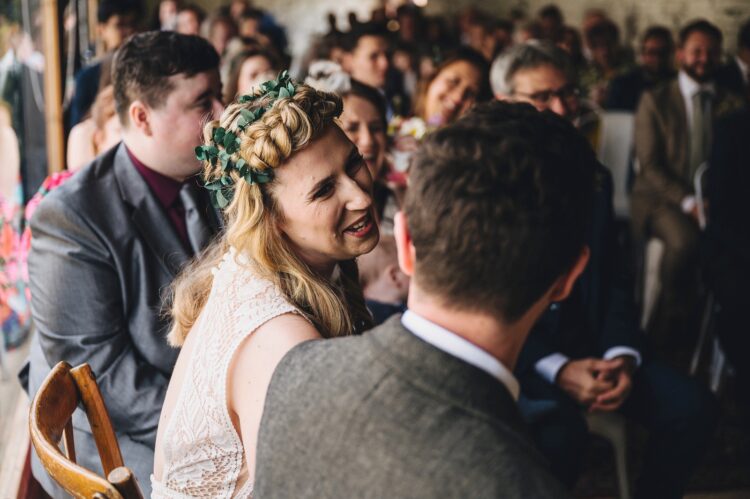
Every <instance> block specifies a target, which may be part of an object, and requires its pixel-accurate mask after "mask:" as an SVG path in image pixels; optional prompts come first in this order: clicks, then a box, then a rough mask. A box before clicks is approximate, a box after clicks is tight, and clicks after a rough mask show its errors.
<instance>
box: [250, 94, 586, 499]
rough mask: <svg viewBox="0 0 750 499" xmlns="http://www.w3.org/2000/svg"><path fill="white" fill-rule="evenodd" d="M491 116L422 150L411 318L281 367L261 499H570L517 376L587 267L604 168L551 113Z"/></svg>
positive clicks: (401, 241) (408, 227) (499, 110)
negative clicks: (539, 323)
mask: <svg viewBox="0 0 750 499" xmlns="http://www.w3.org/2000/svg"><path fill="white" fill-rule="evenodd" d="M490 112H491V113H493V114H494V115H495V116H498V118H499V119H498V126H497V127H494V128H492V129H490V128H483V127H478V126H469V125H462V124H460V122H459V123H457V124H455V125H452V126H448V127H445V128H443V129H441V130H438V131H436V132H434V133H433V134H431V135H430V136H428V138H427V139H426V141H425V143H424V144H423V145H422V146H421V148H420V149H419V150H418V151H417V152H416V153H415V156H414V158H413V161H412V165H411V174H410V179H409V181H410V185H409V189H408V191H407V194H406V196H407V197H406V204H405V211H404V212H403V213H399V214H398V215H397V217H396V226H395V237H396V243H397V246H398V255H399V264H400V266H401V269H402V270H403V271H404V273H406V274H407V275H409V276H410V277H411V281H410V285H409V299H408V306H409V309H408V310H407V311H406V312H405V313H404V315H403V316H395V317H392V318H391V319H390V320H389V321H387V322H386V323H385V324H383V325H381V326H379V327H377V328H375V329H373V330H372V331H371V332H368V333H365V334H364V335H362V336H358V337H349V338H342V339H334V340H325V341H313V342H308V343H304V344H302V345H300V346H299V347H297V348H295V349H293V350H292V351H291V352H290V353H289V354H288V355H287V356H286V357H285V358H284V359H283V360H282V361H281V363H280V364H279V367H278V368H277V370H276V373H275V374H274V377H273V379H272V381H271V385H270V387H269V391H268V396H267V399H266V405H265V409H264V413H263V420H262V422H261V428H260V433H259V437H258V438H259V442H258V455H257V463H258V464H257V467H256V489H255V494H256V497H258V498H261V499H263V498H265V497H296V498H304V497H412V498H422V497H424V498H428V497H430V498H432V497H456V498H458V497H461V498H463V497H476V498H484V497H486V498H490V497H494V498H496V497H509V498H521V497H523V498H527V497H534V498H547V497H554V498H557V497H564V496H565V495H566V494H565V492H564V491H563V490H562V488H561V486H560V484H558V483H557V482H556V481H555V480H554V479H552V477H551V476H550V474H549V473H548V471H547V469H546V465H545V463H544V461H543V460H542V459H540V456H539V455H538V454H537V453H536V451H535V450H534V449H533V446H532V444H531V442H530V441H529V440H527V439H526V437H525V434H526V428H525V427H524V425H523V422H522V420H521V415H520V414H519V412H518V409H517V407H516V399H517V397H518V383H517V381H516V379H515V378H514V376H513V374H512V370H513V368H514V366H515V363H516V359H517V356H518V353H519V352H520V350H521V348H522V346H523V343H524V341H525V340H526V336H527V334H528V332H529V330H530V328H531V326H532V325H533V324H534V322H535V321H536V320H537V318H538V317H539V315H540V314H541V313H542V312H543V311H544V310H545V309H546V308H547V307H548V306H549V305H550V303H553V302H557V301H560V300H563V299H564V298H565V297H566V296H567V294H568V293H569V291H570V289H571V288H572V286H573V283H574V282H575V280H576V278H577V277H578V275H579V274H580V273H581V272H582V270H583V268H584V267H585V265H586V261H587V257H588V250H587V249H586V247H585V241H584V240H585V230H586V220H587V219H588V218H589V216H590V214H589V210H590V207H591V194H592V186H593V165H594V163H595V159H594V157H593V154H592V153H591V150H590V149H589V148H588V145H587V144H586V142H585V140H584V139H582V138H581V137H580V136H579V135H578V134H577V133H576V132H575V130H574V129H573V127H571V126H570V125H569V124H567V123H566V122H565V121H563V120H561V119H560V118H558V117H556V116H554V115H552V114H541V113H537V112H536V111H535V110H533V109H532V108H531V107H528V106H519V105H512V104H503V103H496V104H495V105H494V107H493V108H492V109H491V111H490ZM551 247H554V248H555V251H550V248H551Z"/></svg>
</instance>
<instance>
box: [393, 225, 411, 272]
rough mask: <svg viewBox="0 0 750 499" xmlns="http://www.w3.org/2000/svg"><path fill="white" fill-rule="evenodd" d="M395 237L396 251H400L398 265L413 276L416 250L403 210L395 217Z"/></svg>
mask: <svg viewBox="0 0 750 499" xmlns="http://www.w3.org/2000/svg"><path fill="white" fill-rule="evenodd" d="M393 237H394V238H395V239H396V251H397V252H398V266H399V267H401V271H402V272H403V273H404V274H406V275H408V276H409V277H411V276H412V275H414V263H415V257H416V251H415V250H414V245H413V244H412V242H411V234H410V233H409V224H408V220H407V219H406V214H405V213H404V212H403V211H399V212H398V213H396V216H395V217H394V218H393Z"/></svg>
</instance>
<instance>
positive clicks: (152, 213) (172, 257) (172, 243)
mask: <svg viewBox="0 0 750 499" xmlns="http://www.w3.org/2000/svg"><path fill="white" fill-rule="evenodd" d="M114 171H115V177H116V179H117V184H118V186H119V189H120V196H121V197H122V200H123V201H124V202H125V203H126V204H128V205H130V206H131V207H132V209H133V211H132V214H131V219H132V221H133V224H134V225H135V226H136V229H137V230H138V232H139V233H140V235H141V236H142V238H143V241H144V242H145V243H146V244H147V245H148V246H149V248H150V249H151V251H153V252H154V254H155V255H156V256H157V260H158V261H159V263H160V264H161V265H162V267H163V268H164V270H166V271H167V273H169V274H170V275H172V276H174V275H177V273H178V272H179V270H180V268H182V266H183V265H184V264H185V262H187V260H188V259H189V258H190V257H191V255H190V254H189V253H188V251H187V249H186V248H185V247H184V245H183V244H182V241H181V240H180V238H179V236H178V235H177V231H176V230H175V228H174V227H173V226H172V223H171V221H170V220H169V218H168V217H167V214H166V213H165V211H164V208H162V206H161V204H160V203H159V200H158V199H157V198H156V196H155V195H154V194H153V193H152V192H151V189H150V188H149V187H148V184H146V181H145V180H144V179H143V177H141V175H140V174H139V173H138V171H137V170H136V169H135V166H134V165H133V163H132V162H131V161H130V158H129V157H128V153H127V151H126V150H125V144H120V146H119V148H118V150H117V153H116V155H115V162H114Z"/></svg>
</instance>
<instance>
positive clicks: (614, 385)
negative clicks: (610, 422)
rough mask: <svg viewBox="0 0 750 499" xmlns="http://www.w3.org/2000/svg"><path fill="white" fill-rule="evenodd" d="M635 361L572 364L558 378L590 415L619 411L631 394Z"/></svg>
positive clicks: (561, 371)
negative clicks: (598, 412) (597, 412)
mask: <svg viewBox="0 0 750 499" xmlns="http://www.w3.org/2000/svg"><path fill="white" fill-rule="evenodd" d="M634 370H635V361H634V359H633V358H632V357H629V356H621V357H616V358H614V359H611V360H603V359H596V358H586V359H578V360H571V361H570V362H568V363H567V364H565V365H564V366H563V367H562V369H560V372H559V374H558V376H557V384H558V386H560V388H562V389H563V390H564V391H565V392H566V393H567V394H568V395H570V396H571V397H573V398H574V399H575V400H576V401H578V402H579V403H580V404H582V405H584V406H586V407H587V409H588V410H589V412H594V411H606V412H610V411H614V410H617V409H618V408H619V407H620V406H621V405H622V404H623V402H625V399H627V397H628V395H629V394H630V388H631V386H632V375H633V371H634Z"/></svg>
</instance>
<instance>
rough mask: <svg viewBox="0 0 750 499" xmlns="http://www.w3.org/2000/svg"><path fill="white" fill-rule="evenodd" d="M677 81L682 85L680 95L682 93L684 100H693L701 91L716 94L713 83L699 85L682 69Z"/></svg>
mask: <svg viewBox="0 0 750 499" xmlns="http://www.w3.org/2000/svg"><path fill="white" fill-rule="evenodd" d="M677 81H678V84H679V85H680V93H682V96H683V98H685V99H686V100H690V99H692V98H693V95H695V94H696V93H697V92H698V91H699V90H704V91H706V92H710V93H715V92H716V90H715V86H714V83H713V82H709V83H698V82H697V81H695V80H694V79H692V78H691V77H690V76H689V75H688V74H687V73H686V72H685V71H684V70H682V69H681V70H680V72H679V73H678V76H677Z"/></svg>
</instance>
